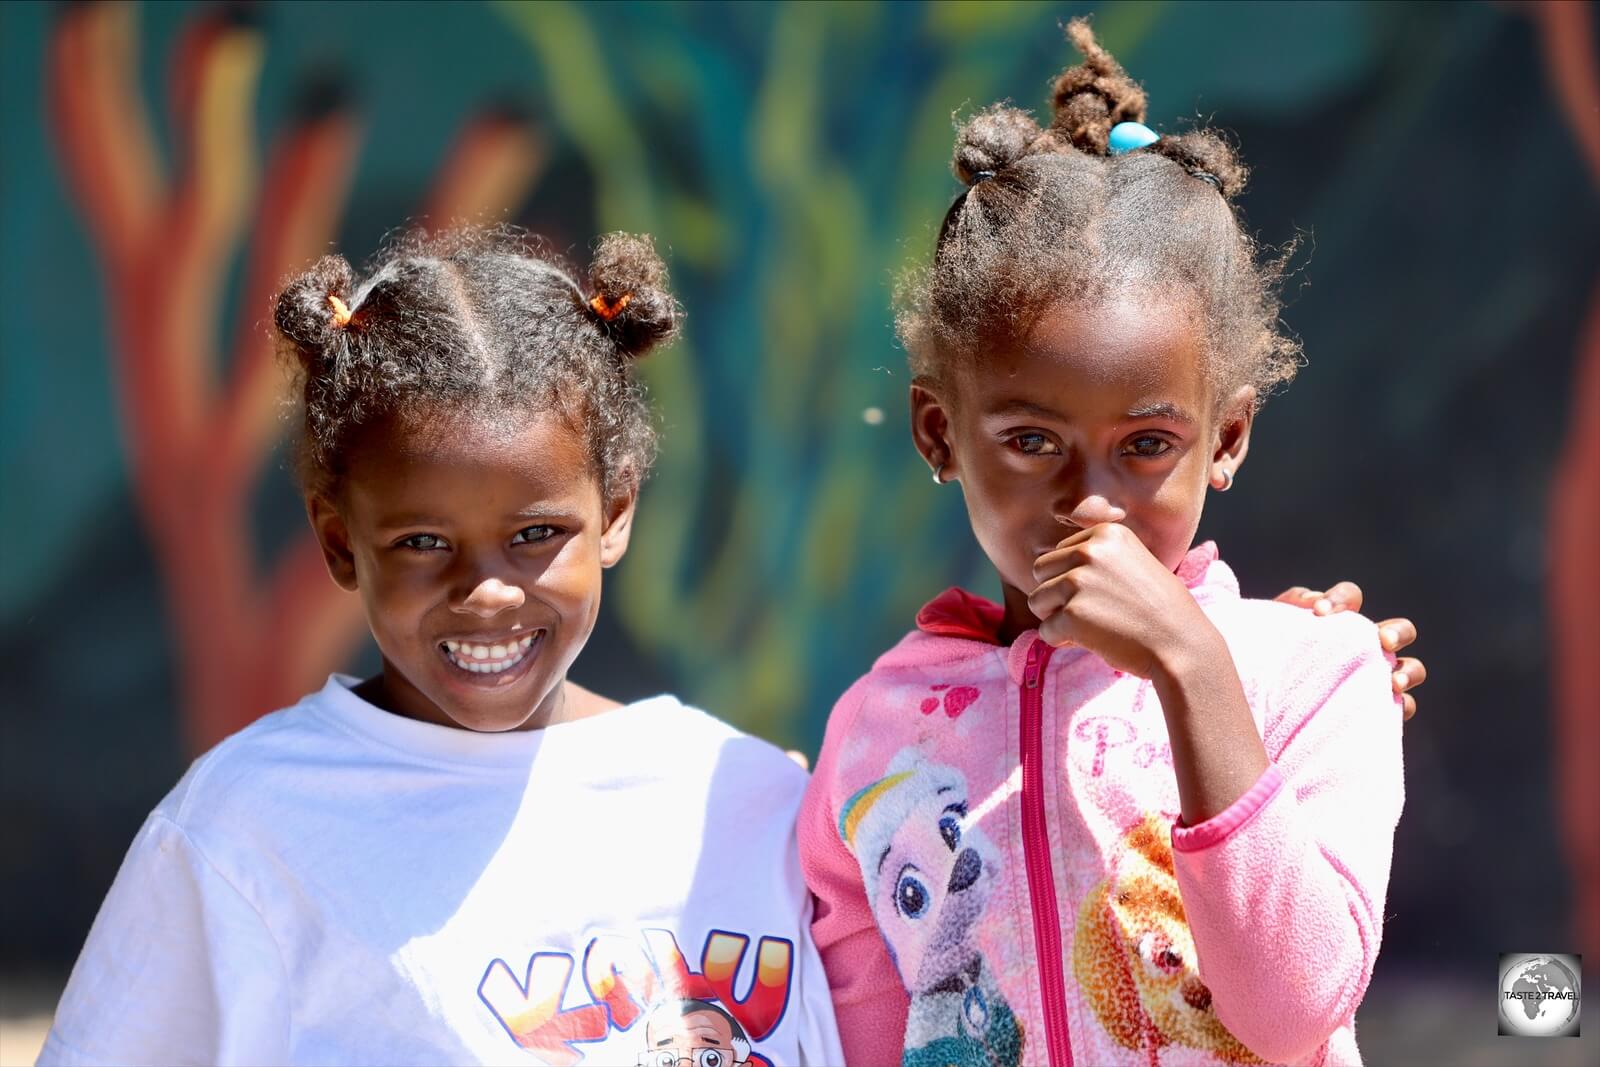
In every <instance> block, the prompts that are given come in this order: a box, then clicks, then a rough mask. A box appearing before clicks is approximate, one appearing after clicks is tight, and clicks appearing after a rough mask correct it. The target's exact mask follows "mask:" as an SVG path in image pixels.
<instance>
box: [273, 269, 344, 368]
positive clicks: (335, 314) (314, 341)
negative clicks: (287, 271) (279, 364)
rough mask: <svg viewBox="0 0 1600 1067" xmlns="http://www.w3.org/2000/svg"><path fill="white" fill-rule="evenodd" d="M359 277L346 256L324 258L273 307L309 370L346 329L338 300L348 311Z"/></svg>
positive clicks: (297, 279) (285, 335) (275, 319)
mask: <svg viewBox="0 0 1600 1067" xmlns="http://www.w3.org/2000/svg"><path fill="white" fill-rule="evenodd" d="M355 281H356V275H355V271H354V270H352V269H351V267H350V263H349V261H348V260H346V259H345V258H344V257H343V256H323V257H322V258H321V259H319V260H317V262H316V263H315V264H313V265H312V267H311V269H310V270H308V271H306V272H305V273H303V274H300V275H298V276H297V277H295V278H294V279H293V280H291V281H290V282H289V284H288V285H286V286H284V288H283V291H282V292H281V293H279V294H278V299H277V302H276V303H275V304H274V305H273V308H272V323H273V325H274V326H275V327H277V330H278V333H279V334H280V335H282V337H283V339H284V340H286V341H288V342H289V343H290V344H291V345H292V346H294V350H295V355H296V358H297V359H298V360H299V362H300V365H301V366H302V367H304V368H306V369H310V368H312V367H313V366H314V365H315V364H316V363H318V362H319V361H320V360H321V359H322V358H324V356H325V353H326V351H327V349H328V347H329V345H330V344H332V343H333V342H334V341H335V339H336V338H337V336H338V334H339V333H340V331H341V330H342V329H343V326H344V323H341V322H340V321H339V318H340V315H339V311H338V309H337V307H336V306H335V303H334V302H335V301H337V302H338V303H339V304H340V305H343V306H344V307H345V308H346V309H347V310H348V309H349V307H350V304H351V300H352V297H351V291H352V290H353V289H354V288H355Z"/></svg>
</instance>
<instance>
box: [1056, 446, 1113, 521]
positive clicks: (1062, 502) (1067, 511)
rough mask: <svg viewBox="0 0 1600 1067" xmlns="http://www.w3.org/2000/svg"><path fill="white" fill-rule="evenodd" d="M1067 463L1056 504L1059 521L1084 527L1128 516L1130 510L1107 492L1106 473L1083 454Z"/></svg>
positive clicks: (1057, 519)
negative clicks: (1094, 466)
mask: <svg viewBox="0 0 1600 1067" xmlns="http://www.w3.org/2000/svg"><path fill="white" fill-rule="evenodd" d="M1064 466H1065V467H1066V470H1065V471H1064V472H1063V474H1062V482H1061V485H1060V489H1059V495H1058V496H1057V497H1056V502H1055V507H1054V512H1055V517H1056V521H1057V522H1059V523H1061V524H1063V525H1071V526H1076V527H1078V528H1079V529H1083V528H1084V527H1088V526H1098V525H1099V524H1101V523H1102V522H1121V521H1122V520H1123V519H1126V518H1127V517H1128V512H1127V509H1126V508H1122V507H1118V506H1117V505H1116V504H1113V503H1112V502H1111V499H1110V497H1108V496H1107V495H1106V490H1107V489H1108V488H1109V487H1108V486H1107V485H1106V482H1107V481H1108V480H1109V478H1108V475H1107V474H1106V473H1104V472H1101V471H1096V470H1094V469H1093V467H1092V465H1091V464H1090V463H1088V462H1086V461H1085V460H1084V459H1083V458H1082V457H1078V458H1077V459H1076V461H1075V462H1072V463H1067V464H1064Z"/></svg>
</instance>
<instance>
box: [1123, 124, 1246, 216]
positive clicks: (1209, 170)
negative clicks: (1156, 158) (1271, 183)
mask: <svg viewBox="0 0 1600 1067" xmlns="http://www.w3.org/2000/svg"><path fill="white" fill-rule="evenodd" d="M1148 151H1151V152H1154V153H1156V154H1157V155H1160V156H1166V157H1167V158H1168V159H1170V160H1172V161H1173V162H1174V163H1177V164H1179V165H1180V166H1182V167H1183V168H1184V169H1185V170H1187V171H1188V172H1189V173H1190V175H1192V176H1193V177H1195V178H1197V179H1201V180H1208V179H1210V180H1214V181H1213V183H1214V184H1215V185H1216V187H1217V192H1219V193H1221V194H1222V196H1223V198H1224V199H1227V200H1232V199H1233V198H1234V197H1236V196H1238V195H1239V194H1240V193H1241V192H1243V191H1244V186H1245V181H1246V179H1248V178H1249V176H1250V169H1249V168H1248V167H1246V166H1245V165H1244V161H1243V160H1241V159H1240V158H1239V153H1237V152H1235V151H1234V150H1233V146H1232V145H1230V144H1228V142H1227V141H1225V140H1223V139H1222V138H1221V137H1220V136H1218V135H1217V134H1216V133H1214V132H1212V131H1211V130H1196V131H1194V132H1192V133H1185V134H1182V135H1179V136H1176V137H1163V138H1161V140H1159V141H1157V142H1156V143H1155V144H1152V145H1151V146H1150V147H1149V149H1148Z"/></svg>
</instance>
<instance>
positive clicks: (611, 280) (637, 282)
mask: <svg viewBox="0 0 1600 1067" xmlns="http://www.w3.org/2000/svg"><path fill="white" fill-rule="evenodd" d="M589 284H590V285H591V286H592V287H593V289H594V296H593V297H592V298H591V299H590V300H589V302H588V307H589V312H590V314H591V315H593V316H594V318H595V321H596V322H598V323H599V324H600V326H601V328H602V329H604V330H605V331H606V333H607V334H608V335H609V336H610V337H611V339H612V341H613V342H614V343H615V344H616V346H617V350H618V352H620V353H621V354H622V355H625V356H627V357H629V358H631V359H637V358H639V357H640V356H643V355H644V354H645V353H646V352H649V351H650V349H652V348H654V347H655V346H656V345H658V344H661V343H662V342H664V341H666V340H668V339H669V338H671V337H672V335H673V333H674V332H675V331H676V330H677V328H678V319H679V317H680V315H681V312H680V311H679V309H678V304H677V302H676V301H675V300H673V299H672V294H671V293H669V292H668V291H667V265H666V264H665V263H663V262H662V260H661V257H660V256H658V255H657V254H656V249H655V245H654V244H652V243H651V241H650V238H649V237H647V236H645V235H643V234H631V233H612V234H607V235H606V236H604V237H602V238H600V243H599V245H598V246H597V247H596V248H595V252H594V262H593V264H592V265H591V266H590V268H589Z"/></svg>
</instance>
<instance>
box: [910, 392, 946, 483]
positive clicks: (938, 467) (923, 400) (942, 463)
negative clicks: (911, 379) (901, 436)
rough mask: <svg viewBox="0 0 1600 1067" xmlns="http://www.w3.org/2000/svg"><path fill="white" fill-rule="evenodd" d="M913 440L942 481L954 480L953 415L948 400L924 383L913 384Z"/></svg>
mask: <svg viewBox="0 0 1600 1067" xmlns="http://www.w3.org/2000/svg"><path fill="white" fill-rule="evenodd" d="M911 440H912V441H913V442H914V443H915V444H916V446H917V451H918V452H920V453H922V458H923V459H924V460H925V461H927V464H928V466H929V467H931V468H933V473H934V477H935V478H937V479H938V480H939V481H943V482H949V481H954V480H955V478H956V475H957V472H956V462H955V452H954V450H952V449H951V447H950V416H949V414H948V409H947V408H946V406H945V402H944V401H943V400H940V399H939V397H938V396H937V395H935V394H934V393H933V391H932V390H931V389H930V388H929V387H928V386H927V385H925V384H914V385H912V386H911Z"/></svg>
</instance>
